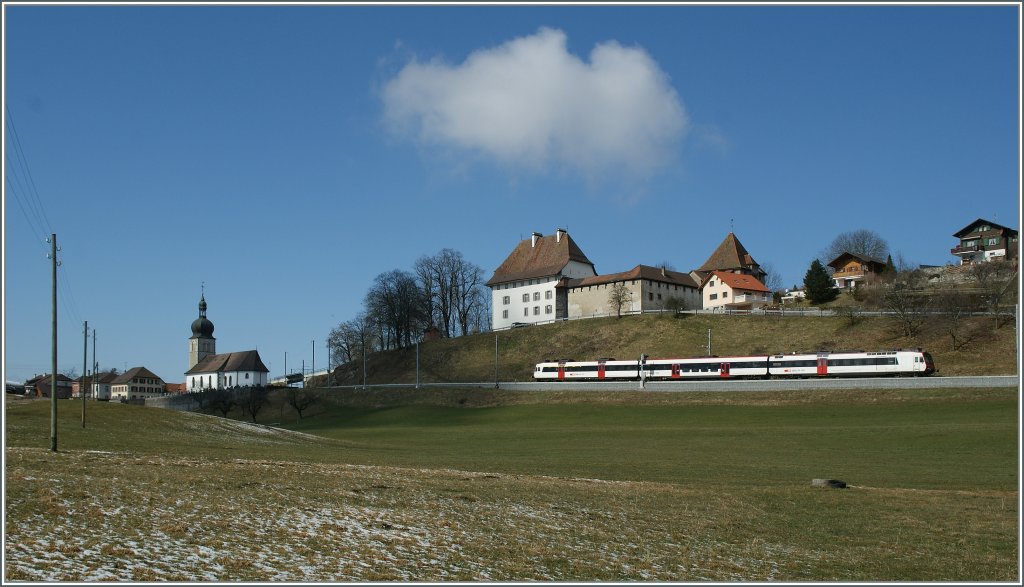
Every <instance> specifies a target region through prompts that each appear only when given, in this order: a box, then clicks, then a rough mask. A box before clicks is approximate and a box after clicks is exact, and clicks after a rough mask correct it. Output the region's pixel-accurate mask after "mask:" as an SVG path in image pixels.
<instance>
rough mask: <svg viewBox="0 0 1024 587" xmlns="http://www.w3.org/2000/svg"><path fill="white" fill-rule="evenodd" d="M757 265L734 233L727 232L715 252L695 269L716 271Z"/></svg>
mask: <svg viewBox="0 0 1024 587" xmlns="http://www.w3.org/2000/svg"><path fill="white" fill-rule="evenodd" d="M753 265H757V261H754V258H753V257H751V256H750V253H748V252H747V249H745V248H744V247H743V243H741V242H740V239H738V238H736V235H735V234H733V233H731V232H730V233H729V234H728V235H726V237H725V240H723V241H722V244H720V245H718V248H717V249H715V252H713V253H711V256H710V257H708V260H707V261H704V264H703V265H701V266H700V267H698V268H697V271H717V270H721V269H740V268H748V269H749V268H750V267H751V266H753Z"/></svg>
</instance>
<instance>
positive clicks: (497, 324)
mask: <svg viewBox="0 0 1024 587" xmlns="http://www.w3.org/2000/svg"><path fill="white" fill-rule="evenodd" d="M595 275H597V272H596V271H595V270H594V264H593V263H591V262H590V259H588V258H587V256H586V255H585V254H584V253H583V251H582V250H580V248H579V247H578V246H577V245H576V243H575V242H573V240H572V238H571V237H570V236H569V233H568V232H567V231H566V230H564V229H562V228H559V229H557V230H555V234H553V235H549V236H543V235H541V234H540V233H538V232H535V233H533V234H532V235H531V236H530V238H528V239H525V240H522V241H520V242H519V244H518V245H516V248H515V249H513V251H512V253H510V254H509V256H508V257H507V258H506V259H505V261H504V262H502V264H501V265H500V266H499V267H498V268H497V269H496V270H495V271H494V275H493V276H492V277H491V278H490V279H489V280H488V281H487V284H486V285H487V287H489V288H491V308H492V313H491V327H492V328H493V329H494V330H502V329H505V328H510V327H512V326H515V325H519V324H538V323H541V322H550V321H553V320H557V319H563V318H568V316H569V309H568V308H569V300H568V292H567V289H566V282H567V280H571V279H582V278H585V277H593V276H595Z"/></svg>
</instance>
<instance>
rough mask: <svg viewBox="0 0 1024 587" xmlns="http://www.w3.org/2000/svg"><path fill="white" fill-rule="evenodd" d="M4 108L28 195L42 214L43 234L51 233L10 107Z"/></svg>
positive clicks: (5, 106)
mask: <svg viewBox="0 0 1024 587" xmlns="http://www.w3.org/2000/svg"><path fill="white" fill-rule="evenodd" d="M4 110H6V111H7V122H8V124H9V125H10V127H11V133H12V135H13V136H14V146H15V147H16V149H15V155H17V158H18V160H19V161H20V162H21V166H22V170H23V171H24V173H25V175H26V176H27V177H28V182H27V185H28V186H30V187H31V190H29V196H30V197H31V198H32V200H31V201H34V202H35V204H36V206H37V207H38V209H39V213H40V214H41V215H42V219H43V226H44V227H45V228H46V229H47V231H46V233H45V234H52V233H53V232H54V231H53V230H52V228H51V226H50V219H49V218H47V216H46V208H45V207H43V202H42V199H41V198H40V197H39V190H38V189H36V182H35V179H33V178H32V172H31V171H30V170H29V167H28V158H27V157H25V151H24V149H22V147H21V138H20V137H19V136H18V129H17V127H15V126H14V116H13V115H12V114H11V109H10V107H9V106H7V105H6V104H5V105H4Z"/></svg>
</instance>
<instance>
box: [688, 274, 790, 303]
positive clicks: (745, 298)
mask: <svg viewBox="0 0 1024 587" xmlns="http://www.w3.org/2000/svg"><path fill="white" fill-rule="evenodd" d="M700 291H701V295H702V297H703V299H704V309H705V310H708V309H712V308H723V309H730V310H753V309H756V308H762V307H764V306H766V305H768V304H770V303H772V292H771V291H769V290H768V288H767V287H765V285H764V284H763V283H761V281H760V280H758V279H757V278H756V277H754V276H753V275H745V274H742V273H732V272H729V271H713V272H711V273H710V274H708V276H707V277H705V278H704V282H703V283H701V286H700Z"/></svg>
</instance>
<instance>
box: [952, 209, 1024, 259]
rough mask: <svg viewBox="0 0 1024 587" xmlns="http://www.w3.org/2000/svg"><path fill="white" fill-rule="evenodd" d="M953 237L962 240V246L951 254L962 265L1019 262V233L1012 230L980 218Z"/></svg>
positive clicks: (957, 247) (953, 249)
mask: <svg viewBox="0 0 1024 587" xmlns="http://www.w3.org/2000/svg"><path fill="white" fill-rule="evenodd" d="M953 236H955V237H956V238H958V239H960V244H958V245H957V246H956V247H954V248H952V249H950V251H949V252H950V253H951V254H953V255H954V256H956V257H959V258H960V264H961V265H970V264H972V263H983V262H986V261H1002V260H1007V261H1016V260H1017V247H1018V244H1017V231H1016V230H1014V229H1012V228H1007V227H1005V226H1001V225H999V224H996V223H995V222H991V221H989V220H985V219H983V218H978V219H977V220H975V221H974V222H972V223H970V224H968V225H967V226H965V227H963V228H961V229H960V230H958V231H956V232H955V233H953Z"/></svg>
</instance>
